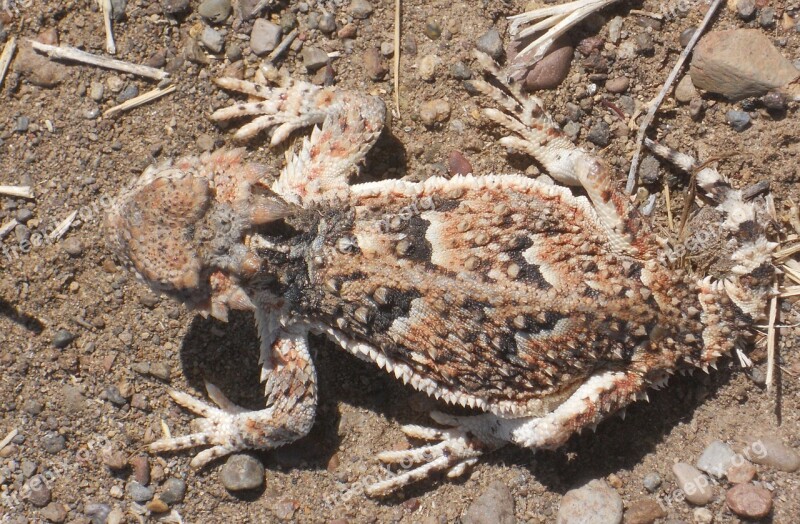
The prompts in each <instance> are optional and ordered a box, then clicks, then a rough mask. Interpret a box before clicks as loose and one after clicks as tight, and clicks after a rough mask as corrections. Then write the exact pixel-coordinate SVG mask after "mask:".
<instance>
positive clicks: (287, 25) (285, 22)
mask: <svg viewBox="0 0 800 524" xmlns="http://www.w3.org/2000/svg"><path fill="white" fill-rule="evenodd" d="M296 25H297V15H296V14H294V13H292V12H291V11H285V12H284V13H283V14H282V15H281V23H280V26H281V29H282V30H283V32H284V33H288V32H290V31H291V30H292V29H294V26H296Z"/></svg>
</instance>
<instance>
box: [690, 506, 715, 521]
mask: <svg viewBox="0 0 800 524" xmlns="http://www.w3.org/2000/svg"><path fill="white" fill-rule="evenodd" d="M692 517H693V519H694V521H695V523H696V524H711V523H712V522H714V514H713V513H711V510H710V509H708V508H695V509H694V511H693V512H692Z"/></svg>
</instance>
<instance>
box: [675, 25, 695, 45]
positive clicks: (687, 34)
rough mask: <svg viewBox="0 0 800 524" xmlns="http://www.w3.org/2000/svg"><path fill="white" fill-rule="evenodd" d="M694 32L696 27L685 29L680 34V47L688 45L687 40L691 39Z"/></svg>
mask: <svg viewBox="0 0 800 524" xmlns="http://www.w3.org/2000/svg"><path fill="white" fill-rule="evenodd" d="M696 31H697V28H696V27H687V28H686V29H684V30H683V31H682V32H681V36H680V38H678V41H679V42H680V44H681V47H686V46H687V45H689V40H691V39H692V37H693V36H694V33H695V32H696Z"/></svg>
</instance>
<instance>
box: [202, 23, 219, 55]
mask: <svg viewBox="0 0 800 524" xmlns="http://www.w3.org/2000/svg"><path fill="white" fill-rule="evenodd" d="M200 42H201V43H202V44H203V45H204V46H205V47H206V49H208V50H209V51H211V52H212V53H221V52H222V49H223V48H224V47H225V38H224V37H223V36H222V33H220V32H219V31H217V30H216V29H214V28H213V27H208V26H206V27H205V29H203V34H202V35H200Z"/></svg>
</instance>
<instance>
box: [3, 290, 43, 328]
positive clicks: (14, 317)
mask: <svg viewBox="0 0 800 524" xmlns="http://www.w3.org/2000/svg"><path fill="white" fill-rule="evenodd" d="M0 317H5V318H7V319H9V320H11V321H12V322H14V323H15V324H18V325H20V326H22V327H24V328H25V329H26V330H28V331H30V332H32V333H34V334H36V335H39V334H41V332H42V331H44V324H42V321H41V320H39V319H38V318H36V317H34V316H33V315H29V314H28V313H24V312H22V311H20V310H19V309H17V308H16V307H14V306H12V305H11V304H10V303H8V302H6V301H5V300H3V299H2V298H0Z"/></svg>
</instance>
